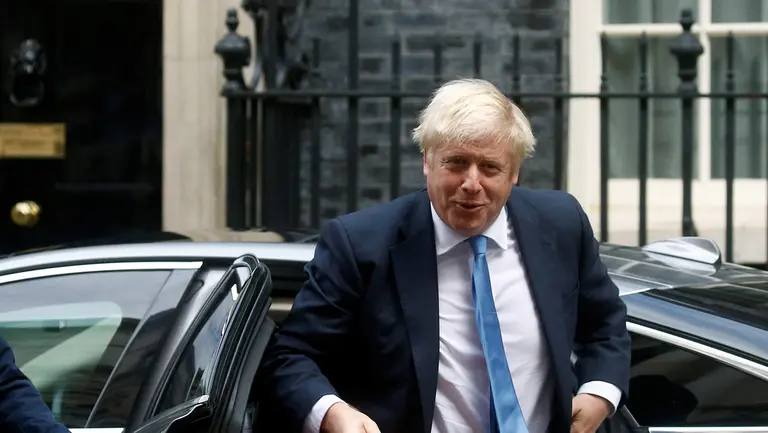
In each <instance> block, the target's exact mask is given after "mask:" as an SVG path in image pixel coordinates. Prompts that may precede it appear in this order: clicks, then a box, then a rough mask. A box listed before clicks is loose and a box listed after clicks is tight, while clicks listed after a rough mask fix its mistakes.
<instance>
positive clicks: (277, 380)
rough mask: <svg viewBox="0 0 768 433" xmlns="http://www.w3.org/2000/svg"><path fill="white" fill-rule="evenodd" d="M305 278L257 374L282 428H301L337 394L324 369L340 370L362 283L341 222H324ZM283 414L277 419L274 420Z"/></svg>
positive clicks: (267, 402) (326, 370)
mask: <svg viewBox="0 0 768 433" xmlns="http://www.w3.org/2000/svg"><path fill="white" fill-rule="evenodd" d="M305 273H306V275H307V281H306V283H305V284H304V286H303V287H302V289H301V291H300V292H299V294H298V295H297V296H296V298H295V300H294V303H293V307H292V309H291V312H290V313H289V315H288V317H286V319H285V321H284V322H283V324H282V325H281V327H280V329H279V331H278V332H277V333H276V334H275V336H274V337H273V339H272V342H271V344H270V346H269V348H268V349H267V352H266V353H265V356H264V361H263V363H262V367H261V371H260V374H259V376H260V377H261V380H263V386H264V390H263V392H264V393H265V395H264V397H263V398H264V400H265V402H266V406H267V407H270V409H271V410H272V411H274V412H273V415H268V417H269V418H272V417H273V416H274V417H275V418H276V421H279V422H280V423H282V425H281V426H280V431H300V430H301V426H302V423H303V422H304V420H305V418H306V417H307V415H308V414H309V412H310V410H311V409H312V407H313V406H314V404H315V403H316V402H317V401H318V400H319V399H320V398H321V397H323V396H325V395H336V394H337V393H336V390H335V389H334V387H333V386H332V385H331V383H330V381H329V380H328V378H327V377H326V376H325V374H324V373H327V372H328V371H331V370H334V369H336V370H338V369H339V368H341V364H343V360H344V355H343V354H344V353H345V351H347V350H348V349H349V346H348V345H345V343H347V342H348V341H349V336H350V335H351V334H352V332H351V330H352V329H353V326H354V320H355V317H356V311H357V308H358V301H359V299H360V294H361V287H362V286H363V283H362V281H361V277H360V274H359V271H358V266H357V264H356V259H355V255H354V252H353V248H352V245H351V243H350V240H349V238H348V236H347V232H346V230H345V229H344V227H343V225H342V223H341V222H340V221H339V220H338V219H336V220H331V221H329V222H328V223H326V224H325V226H324V228H323V230H322V232H321V234H320V239H319V241H318V243H317V246H316V249H315V256H314V258H313V259H312V261H310V262H309V263H308V264H307V266H306V267H305ZM278 418H281V419H278Z"/></svg>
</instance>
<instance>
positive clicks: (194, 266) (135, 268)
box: [0, 259, 203, 432]
mask: <svg viewBox="0 0 768 433" xmlns="http://www.w3.org/2000/svg"><path fill="white" fill-rule="evenodd" d="M202 265H203V262H202V261H201V260H149V259H131V260H113V261H109V262H101V263H89V264H73V263H45V264H44V265H41V266H38V267H34V268H21V269H12V270H6V271H4V272H3V273H2V274H0V291H1V290H2V288H3V285H5V284H16V283H24V282H27V281H32V280H39V279H45V278H56V277H66V276H72V275H86V274H102V273H109V272H147V271H168V272H169V273H170V275H173V272H174V271H179V270H191V271H197V270H198V269H199V268H200V267H201V266H202ZM170 275H169V278H168V279H166V281H165V282H164V283H163V284H162V285H161V286H160V287H158V289H157V292H156V293H155V298H154V299H153V300H152V302H151V303H150V305H149V308H148V310H147V311H145V312H144V317H142V318H141V320H140V322H139V323H138V324H137V326H136V328H135V329H134V330H133V333H132V334H131V337H130V338H129V340H128V343H127V344H126V346H125V347H124V348H123V351H122V353H121V354H120V356H119V357H118V360H117V362H116V363H115V367H114V368H113V369H112V371H111V372H110V374H109V377H108V378H107V381H106V382H105V384H104V387H102V389H101V390H100V391H99V395H98V396H97V397H96V400H95V401H94V404H93V407H91V409H90V414H89V417H88V421H87V423H86V424H89V423H90V422H91V420H92V417H93V415H94V413H95V411H96V408H97V407H98V406H99V404H100V402H101V401H102V399H103V397H104V395H105V391H106V390H107V389H108V387H109V384H110V381H111V379H112V377H113V375H114V374H115V371H118V370H119V369H120V367H121V362H122V361H123V360H124V354H125V351H126V350H128V348H129V347H130V344H131V341H132V340H133V338H135V336H136V334H137V333H138V332H139V330H140V329H141V326H142V324H143V322H144V321H145V320H146V315H147V313H148V312H149V311H151V309H152V306H153V304H154V302H155V300H156V299H157V296H158V295H159V294H160V293H162V292H163V289H164V288H165V287H166V285H167V284H168V282H169V279H170ZM137 397H138V396H137ZM104 429H106V430H107V431H112V430H115V429H120V431H122V430H123V429H124V427H123V426H120V427H112V426H110V427H105V428H104ZM70 430H71V431H73V432H74V431H92V430H93V429H92V428H90V427H88V425H86V427H81V428H72V429H70Z"/></svg>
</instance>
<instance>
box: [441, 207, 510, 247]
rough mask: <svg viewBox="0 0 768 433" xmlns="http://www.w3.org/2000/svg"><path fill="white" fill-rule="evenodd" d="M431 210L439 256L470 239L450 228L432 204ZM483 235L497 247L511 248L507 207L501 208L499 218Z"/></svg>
mask: <svg viewBox="0 0 768 433" xmlns="http://www.w3.org/2000/svg"><path fill="white" fill-rule="evenodd" d="M429 207H430V209H432V223H433V224H434V226H435V246H436V252H437V255H438V256H440V255H442V254H445V253H447V252H448V251H450V250H452V249H453V248H454V247H455V246H456V245H459V244H460V243H462V242H464V241H465V240H467V239H468V237H467V236H462V235H460V234H458V233H456V232H455V231H453V229H451V228H450V227H448V226H447V225H446V224H445V223H444V222H443V220H442V219H440V217H439V216H438V215H437V211H436V210H435V206H434V205H433V204H432V203H431V202H430V204H429ZM483 235H484V236H485V237H487V238H488V239H490V240H492V241H493V242H494V243H495V244H496V245H497V246H499V247H501V248H502V249H505V250H506V249H507V248H509V245H508V242H507V209H506V206H504V207H502V208H501V212H500V213H499V216H498V217H496V220H495V221H494V222H493V224H491V226H490V227H488V229H487V230H486V231H485V232H483Z"/></svg>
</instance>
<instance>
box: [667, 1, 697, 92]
mask: <svg viewBox="0 0 768 433" xmlns="http://www.w3.org/2000/svg"><path fill="white" fill-rule="evenodd" d="M679 22H680V26H682V28H683V32H682V33H680V35H678V36H677V37H676V38H675V40H674V41H672V43H671V44H670V46H669V52H670V53H672V55H673V56H675V58H676V59H677V64H678V73H677V75H678V77H680V86H679V91H680V92H681V93H686V94H688V93H696V92H697V90H696V75H697V62H698V59H699V56H701V55H702V54H703V53H704V47H703V46H702V45H701V42H699V38H698V37H696V35H694V34H693V33H692V32H691V28H692V27H693V23H694V22H695V20H694V19H693V12H692V11H691V10H690V9H683V11H682V12H681V13H680V21H679Z"/></svg>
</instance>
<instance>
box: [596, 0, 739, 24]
mask: <svg viewBox="0 0 768 433" xmlns="http://www.w3.org/2000/svg"><path fill="white" fill-rule="evenodd" d="M729 1H730V0H729ZM683 9H690V10H691V11H693V18H694V19H696V18H697V17H698V15H699V14H698V12H699V0H632V1H629V0H603V21H604V22H605V23H607V24H638V23H676V22H678V21H679V20H680V12H682V11H683Z"/></svg>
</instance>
